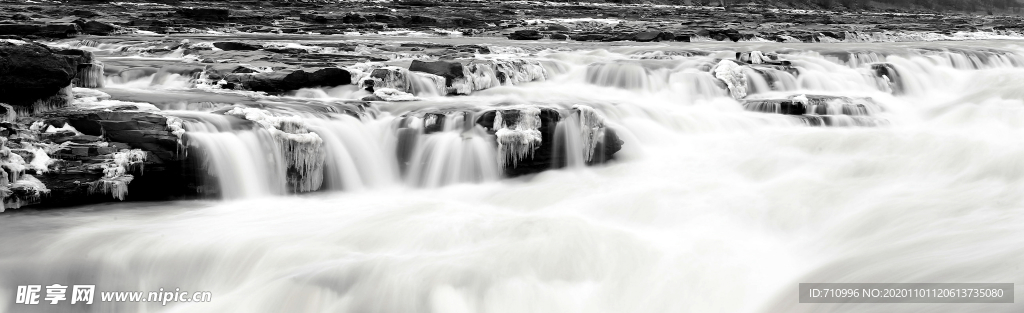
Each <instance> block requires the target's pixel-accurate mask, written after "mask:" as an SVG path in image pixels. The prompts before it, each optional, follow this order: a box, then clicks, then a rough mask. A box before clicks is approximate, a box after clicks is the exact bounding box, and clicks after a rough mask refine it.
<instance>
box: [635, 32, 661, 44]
mask: <svg viewBox="0 0 1024 313" xmlns="http://www.w3.org/2000/svg"><path fill="white" fill-rule="evenodd" d="M661 39H662V36H661V32H659V31H647V32H641V33H636V34H633V40H635V41H639V42H651V41H661Z"/></svg>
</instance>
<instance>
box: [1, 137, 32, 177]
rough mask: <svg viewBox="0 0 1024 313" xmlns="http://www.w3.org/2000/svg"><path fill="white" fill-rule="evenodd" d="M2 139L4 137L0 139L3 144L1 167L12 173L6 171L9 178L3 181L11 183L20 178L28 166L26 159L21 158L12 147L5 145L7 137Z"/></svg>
mask: <svg viewBox="0 0 1024 313" xmlns="http://www.w3.org/2000/svg"><path fill="white" fill-rule="evenodd" d="M0 139H2V140H0V145H3V146H0V169H3V171H4V172H8V173H10V174H9V176H8V175H7V173H5V175H4V176H7V177H6V178H7V179H6V181H2V183H3V184H10V183H13V182H16V181H18V180H20V179H21V176H22V174H24V173H25V169H27V168H28V167H27V166H26V163H25V159H23V158H21V156H20V155H18V154H17V153H13V152H11V149H10V148H8V147H7V146H6V145H5V144H6V142H7V138H3V137H0Z"/></svg>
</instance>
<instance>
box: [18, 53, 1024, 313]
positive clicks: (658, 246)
mask: <svg viewBox="0 0 1024 313" xmlns="http://www.w3.org/2000/svg"><path fill="white" fill-rule="evenodd" d="M932 44H934V45H937V46H940V49H935V50H934V51H933V50H927V49H919V48H920V47H921V46H914V44H911V43H900V44H894V43H890V44H886V43H877V44H848V45H847V44H833V45H810V44H795V45H785V44H774V43H772V44H763V46H759V45H761V44H744V43H737V44H706V45H699V46H697V47H698V48H700V49H702V50H701V51H705V52H708V53H709V54H701V55H688V54H685V53H681V52H685V51H684V50H686V49H689V48H687V47H684V46H665V47H660V46H643V47H615V48H609V49H608V50H587V51H553V50H552V51H542V52H540V53H537V54H536V55H535V56H536V57H539V58H544V59H545V60H547V61H550V62H554V63H558V64H560V66H562V67H564V69H565V71H564V72H560V74H557V75H552V76H551V77H549V78H548V79H546V80H544V81H537V82H531V83H524V84H521V85H515V86H497V87H495V88H490V89H486V90H481V91H476V92H474V93H473V94H471V95H469V96H462V97H447V98H446V97H439V96H434V95H429V94H424V95H419V96H424V97H427V98H429V99H428V100H429V101H434V103H446V104H447V105H451V106H454V107H459V106H466V105H467V103H486V104H498V103H503V104H504V103H515V104H524V103H548V104H557V105H564V106H565V107H566V108H571V107H572V106H574V105H586V106H587V109H586V110H585V112H583V111H581V112H582V113H577V114H579V115H577V116H576V117H575V118H573V119H569V121H571V122H572V123H574V124H573V125H579V126H573V127H582V128H583V129H584V130H580V129H565V128H562V129H561V131H560V133H563V134H564V133H584V134H588V136H590V135H589V134H590V132H589V131H588V130H586V127H588V126H587V125H591V124H593V123H594V122H591V120H592V119H593V117H594V116H602V117H603V118H605V119H606V120H605V124H607V126H609V127H612V128H613V129H615V130H616V131H617V133H618V135H619V137H620V138H622V140H623V142H625V143H624V145H623V147H622V150H621V151H619V152H618V153H617V154H616V159H615V160H613V161H611V162H609V163H606V164H603V165H599V166H589V167H588V166H582V163H583V162H585V160H588V159H589V158H591V157H592V156H591V155H589V154H583V155H580V154H577V155H574V156H572V159H571V160H570V161H569V163H570V165H571V166H568V167H567V168H564V169H557V170H550V171H545V172H542V173H539V174H535V175H528V176H523V177H517V178H511V179H502V178H501V177H500V176H501V174H500V173H498V172H497V171H498V170H499V168H498V167H497V166H498V165H497V163H487V162H490V161H493V162H498V160H501V157H500V156H496V155H494V153H495V152H494V150H492V149H488V148H487V147H488V146H487V145H493V142H494V140H495V139H494V138H493V137H489V136H485V135H481V134H478V133H473V132H470V131H467V132H460V131H459V130H457V129H444V130H443V131H441V132H438V133H435V134H431V135H421V137H417V138H419V139H417V140H419V141H420V142H423V143H425V144H424V146H425V147H428V148H424V149H425V150H420V151H413V152H410V153H411V155H413V158H431V157H433V158H434V160H435V161H434V162H435V163H436V164H434V163H429V162H424V164H426V165H417V167H416V168H414V169H404V170H403V169H400V166H399V165H398V162H397V161H395V159H394V156H393V154H394V153H393V151H394V150H395V146H396V143H395V142H394V141H393V140H394V138H395V136H396V135H395V134H394V133H393V131H392V129H391V128H390V127H391V125H394V124H395V122H394V119H395V118H396V116H397V115H398V114H400V113H402V112H403V111H404V110H411V109H409V107H404V106H403V107H395V108H393V109H389V108H382V111H384V112H382V113H381V114H380V115H379V117H378V118H377V119H376V120H363V121H360V120H358V119H356V118H354V117H344V118H339V119H335V120H331V121H330V122H328V121H326V120H315V121H306V122H305V127H306V128H308V129H309V131H310V132H311V133H310V134H317V133H319V134H320V135H319V138H321V139H320V140H321V142H322V143H323V153H324V158H325V159H326V160H327V161H326V163H327V165H326V166H325V167H324V169H323V171H324V173H323V180H324V182H323V186H325V187H323V190H325V192H317V193H305V194H300V195H294V194H289V193H288V191H287V190H286V187H285V186H283V183H282V182H281V181H280V180H281V179H283V178H281V177H283V176H285V175H286V174H285V173H284V170H283V169H282V167H281V166H279V165H274V164H278V163H276V162H283V161H282V160H280V159H276V158H277V157H278V154H275V153H272V152H267V151H271V150H273V149H276V148H274V147H269V146H266V143H267V142H268V141H266V140H264V139H261V138H263V137H269V136H270V135H269V134H265V133H262V131H248V132H241V133H231V132H219V131H220V130H224V129H226V128H230V126H226V125H217V124H216V123H213V122H208V123H206V124H204V123H196V124H190V125H186V129H187V130H188V131H190V132H196V133H197V134H198V136H197V137H196V138H197V139H198V141H197V144H198V145H200V147H199V148H202V147H218V149H219V150H217V151H212V150H211V151H210V154H211V155H216V158H218V159H216V160H213V163H216V164H214V165H213V166H212V167H211V171H214V172H215V173H213V175H216V176H217V177H218V179H219V180H220V184H221V185H224V184H227V185H228V187H225V188H222V189H224V191H223V192H224V194H223V195H222V196H223V197H224V198H227V199H225V200H201V201H178V202H154V203H123V204H107V205H95V206H87V207H78V208H71V209H61V210H42V211H33V210H21V211H17V212H13V213H12V212H8V213H11V214H8V213H4V214H3V215H0V312H189V313H195V312H249V313H252V312H358V313H374V312H381V313H384V312H409V313H412V312H423V313H428V312H432V313H463V312H479V313H505V312H508V313H513V312H517V313H518V312H588V313H589V312H593V313H603V312H609V313H611V312H702V313H704V312H773V313H774V312H858V313H861V312H1021V311H1024V301H1020V300H1017V303H1014V304H799V303H798V301H797V284H798V283H802V282H803V283H806V282H827V283H842V282H856V283H863V282H879V283H899V282H907V283H974V282H979V283H980V282H991V283H1015V284H1016V287H1017V288H1016V293H1015V298H1016V299H1024V285H1022V283H1024V267H1022V266H1021V264H1024V92H1022V91H1021V90H1024V89H1022V87H1024V42H1021V41H994V42H971V41H967V42H957V43H941V44H940V43H928V44H921V45H932ZM979 47H984V48H979ZM752 49H759V50H765V51H767V50H774V49H780V50H782V49H789V50H787V51H785V52H784V53H782V54H783V55H781V58H783V59H786V60H789V61H791V62H792V64H793V65H794V66H795V67H797V68H798V73H796V74H793V73H789V72H785V71H783V70H778V69H768V70H762V71H761V72H757V71H755V70H751V69H744V70H742V71H739V70H733V69H731V68H730V70H729V73H731V74H737V75H738V74H744V75H747V79H746V80H745V83H746V84H747V86H748V87H749V88H748V89H747V92H748V93H752V94H753V95H751V96H758V95H759V96H763V97H773V96H775V95H779V96H777V97H776V98H778V97H782V98H786V99H794V100H793V101H794V102H795V103H797V104H798V105H805V106H809V105H808V104H807V103H808V102H809V101H812V100H813V95H821V94H825V95H837V96H856V97H870V98H871V99H872V101H874V102H875V103H876V104H877V105H878V106H879V107H880V109H879V110H877V111H876V110H870V111H871V113H872V114H874V116H873V117H878V118H881V119H884V121H885V122H884V123H869V124H863V125H867V127H854V126H851V127H811V126H807V125H805V124H806V123H811V122H808V121H806V120H801V119H798V118H794V117H793V116H784V115H780V114H774V113H762V112H751V111H746V110H744V107H743V105H742V104H741V103H740V102H739V101H737V100H735V99H733V98H732V95H731V94H730V93H729V92H728V91H727V90H723V89H721V88H720V87H717V86H718V85H716V84H717V82H716V80H715V78H714V76H712V75H711V74H709V72H711V73H713V71H711V67H712V66H715V64H717V63H718V62H716V61H715V59H716V58H723V57H731V56H732V55H733V54H734V52H735V51H750V50H752ZM942 49H944V50H942ZM972 49H998V50H999V51H1001V52H999V53H995V52H993V53H991V54H985V53H989V52H985V53H972V52H970V51H976V50H972ZM659 50H666V51H665V52H662V51H659ZM669 51H674V52H677V53H669ZM835 51H841V52H839V53H836V52H835ZM842 51H857V53H853V54H851V53H846V52H842ZM964 51H967V52H964ZM984 51H989V50H984ZM844 53H846V54H845V55H844ZM878 62H886V63H887V64H891V65H890V66H891V67H892V68H893V69H894V70H893V71H894V72H898V75H897V74H896V73H890V75H888V76H885V77H878V75H873V74H872V73H874V72H873V69H872V64H877V63H878ZM591 64H602V65H599V67H594V66H590V65H591ZM609 64H610V65H609ZM623 73H625V76H623V75H622V74H623ZM723 73H724V72H723ZM751 75H754V76H751ZM897 76H898V77H897ZM766 77H767V78H766ZM772 77H774V78H772ZM769 78H771V79H769ZM897 80H898V81H897ZM179 83H180V82H179ZM179 83H175V84H179ZM108 85H113V86H114V88H124V89H131V88H142V89H146V88H151V87H149V86H146V87H133V86H132V84H131V83H124V82H108ZM723 85H724V84H723ZM175 86H177V85H175ZM108 87H110V86H108ZM319 94H328V95H331V92H330V90H328V91H326V92H324V93H318V95H319ZM337 94H342V95H349V94H351V92H346V93H335V95H337ZM338 97H341V98H344V97H347V96H338ZM298 98H299V97H282V98H281V99H276V98H275V99H276V100H275V101H289V100H288V99H293V100H296V101H297V100H302V101H307V100H308V99H298ZM316 101H320V100H316ZM416 105H417V104H410V105H409V106H412V107H415V106H416ZM424 105H425V106H428V105H429V104H424ZM823 105H824V106H825V107H828V110H829V112H833V113H834V112H839V111H841V110H840V109H841V107H839V106H837V105H835V104H834V103H827V104H823ZM837 108H839V109H837ZM591 110H592V111H591ZM837 110H839V111H837ZM177 114H178V115H180V116H186V117H187V116H198V115H209V114H210V113H197V112H184V111H182V112H180V113H177ZM299 115H301V114H299ZM837 116H838V115H837ZM301 118H302V119H307V120H309V119H315V117H311V116H306V115H301ZM459 118H460V119H459V120H460V121H461V118H464V117H459ZM844 118H847V119H848V120H841V119H839V118H838V117H836V119H837V120H836V122H835V123H836V124H835V125H862V124H860V122H858V121H859V120H857V119H854V117H851V116H844ZM452 119H453V120H454V119H455V118H454V117H453V118H452ZM581 119H582V120H583V121H581ZM208 120H215V119H208ZM811 120H814V119H811ZM843 121H845V122H843ZM530 122H532V121H530ZM446 125H448V124H446ZM446 127H447V126H446ZM565 127H568V124H567V125H566V126H565ZM188 128H191V129H188ZM526 128H528V127H524V129H526ZM530 129H532V128H530ZM460 136H461V137H460ZM368 138H371V139H372V140H371V139H368ZM381 138H384V139H381ZM559 140H561V139H559ZM567 144H568V143H567ZM572 144H573V145H575V146H586V145H591V144H592V142H590V141H588V142H585V143H584V142H575V143H572ZM261 145H262V146H261ZM481 147H483V148H481ZM260 149H264V150H260ZM428 149H433V150H428ZM445 149H448V151H445ZM417 153H418V154H417ZM516 153H520V152H519V151H517V152H516ZM588 153H589V152H588ZM524 155H525V154H524ZM516 156H517V157H525V156H523V155H520V154H516ZM446 158H447V160H451V158H459V159H457V160H459V162H456V161H450V162H442V161H443V160H444V159H446ZM488 160H490V161H488ZM509 161H510V162H511V160H509ZM218 162H219V163H218ZM431 164H434V165H431ZM420 166H422V168H420ZM403 172H407V173H405V174H403ZM408 172H411V174H410V173H408ZM275 179H276V181H275ZM235 182H237V184H234V183H235ZM54 283H59V284H62V285H75V284H89V285H96V286H97V290H98V291H155V290H159V289H160V288H164V289H165V290H166V289H175V288H179V289H180V290H187V291H210V292H212V295H213V301H212V302H208V303H168V304H167V305H166V306H164V305H161V304H160V303H102V302H100V303H95V304H92V305H90V306H81V305H70V304H66V303H65V304H61V305H55V306H50V305H48V304H41V305H36V306H26V305H22V304H15V303H13V302H14V301H13V299H14V294H15V290H14V288H16V286H18V285H29V284H40V285H50V284H54ZM97 297H98V296H97Z"/></svg>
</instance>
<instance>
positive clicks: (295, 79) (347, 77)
mask: <svg viewBox="0 0 1024 313" xmlns="http://www.w3.org/2000/svg"><path fill="white" fill-rule="evenodd" d="M226 80H227V82H228V83H231V84H234V85H235V86H236V87H239V88H241V89H246V90H252V91H264V92H271V93H280V92H285V91H291V90H297V89H301V88H312V87H334V86H338V85H348V84H351V83H352V76H351V74H349V72H348V71H346V70H344V69H340V68H323V69H319V70H316V71H313V72H308V71H307V70H294V71H279V72H273V73H258V74H230V75H228V76H227V78H226Z"/></svg>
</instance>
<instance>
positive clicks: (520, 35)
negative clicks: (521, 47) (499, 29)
mask: <svg viewBox="0 0 1024 313" xmlns="http://www.w3.org/2000/svg"><path fill="white" fill-rule="evenodd" d="M508 39H512V40H540V39H544V35H543V34H541V33H540V32H539V31H537V30H533V29H524V30H517V31H514V32H512V33H511V34H509V35H508Z"/></svg>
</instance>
